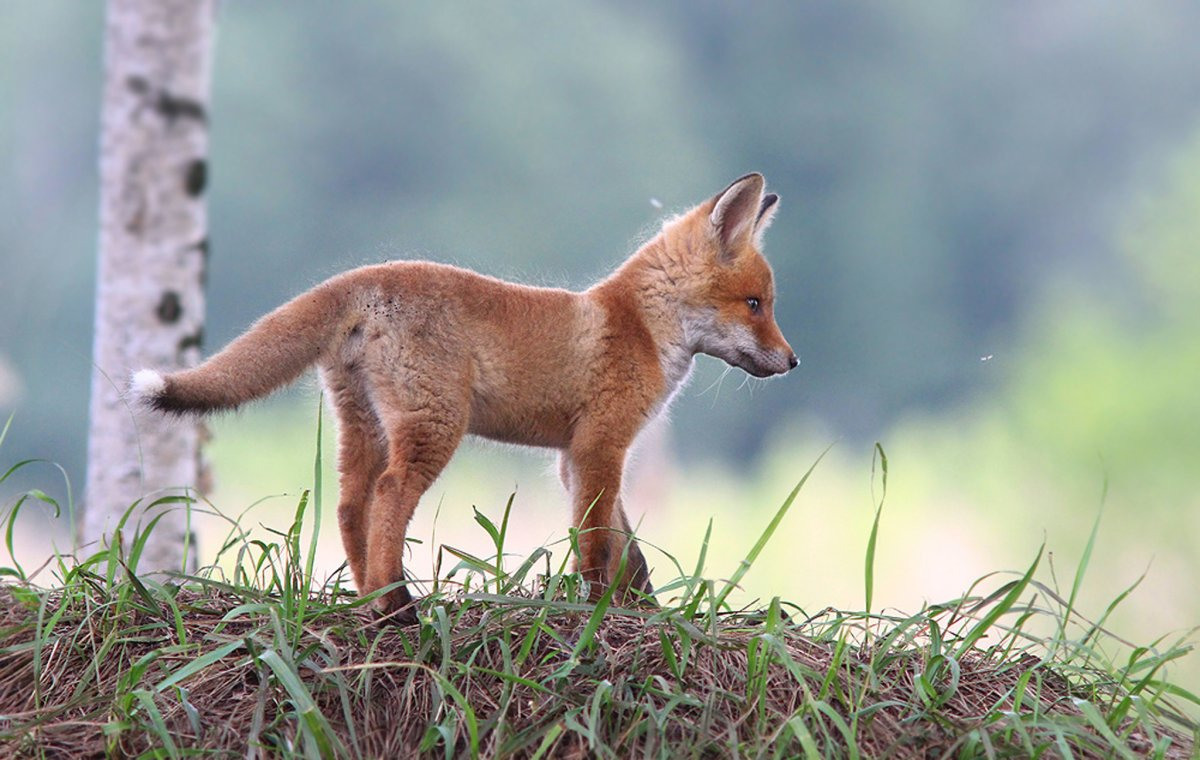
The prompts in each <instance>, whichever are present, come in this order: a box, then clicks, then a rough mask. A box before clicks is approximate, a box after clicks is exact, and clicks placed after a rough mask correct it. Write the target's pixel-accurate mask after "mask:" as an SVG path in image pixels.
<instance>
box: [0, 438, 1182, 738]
mask: <svg viewBox="0 0 1200 760" xmlns="http://www.w3.org/2000/svg"><path fill="white" fill-rule="evenodd" d="M2 439H3V433H2V432H0V441H2ZM878 453H879V465H880V474H881V475H882V483H881V485H882V486H883V487H884V489H886V475H887V460H886V458H885V457H884V456H883V452H882V450H879V452H878ZM23 464H24V463H22V464H18V465H16V466H14V467H13V468H11V469H10V470H8V472H7V473H6V474H4V475H0V483H2V482H3V481H4V479H6V478H7V477H8V475H9V474H11V473H12V472H13V471H15V470H17V469H19V468H20V467H21V466H22V465H23ZM814 467H815V465H814ZM319 471H320V470H319V455H318V467H317V472H318V473H319ZM809 472H810V473H811V472H812V470H811V469H810V471H809ZM807 477H808V475H807V474H806V475H805V477H804V479H802V480H801V481H800V483H799V484H798V485H797V486H796V488H795V489H794V490H793V491H792V493H791V494H790V495H789V497H788V498H787V499H786V500H785V501H784V503H783V504H782V506H781V507H780V508H779V510H778V511H777V512H776V514H775V517H774V518H773V519H772V521H771V522H770V524H769V525H768V526H767V527H766V529H765V530H764V531H763V534H762V536H761V537H760V539H759V540H758V542H757V543H756V544H755V545H754V546H753V547H752V548H751V549H750V551H749V552H748V553H747V555H746V559H745V560H744V561H743V562H742V563H741V565H739V567H738V568H737V569H736V571H735V572H734V573H733V574H732V577H730V578H729V579H728V580H721V581H716V580H710V579H708V578H706V577H705V568H704V563H705V559H704V558H705V557H706V554H707V546H708V537H707V536H706V538H705V540H704V543H703V544H702V546H701V551H700V556H699V559H698V561H697V564H696V567H695V568H694V569H693V570H690V571H688V570H685V569H684V568H682V567H681V566H680V565H679V564H678V563H677V562H676V561H675V560H674V558H672V557H670V556H669V555H668V556H667V557H666V558H667V560H668V561H669V563H672V564H674V566H675V569H676V570H677V572H678V575H677V577H676V579H675V580H673V581H670V582H668V583H667V584H666V585H665V586H663V587H662V588H660V589H659V591H658V600H659V601H660V602H661V603H662V604H663V605H664V606H661V607H657V606H656V607H647V608H642V609H630V610H625V609H617V608H614V607H611V606H610V599H609V598H608V597H607V596H605V597H604V598H602V599H601V600H600V602H599V603H598V604H591V603H588V602H587V601H586V599H587V594H586V588H584V587H583V584H582V582H581V580H580V579H579V577H578V576H576V575H573V574H570V573H566V572H565V566H566V560H565V558H564V559H561V560H560V562H559V564H558V566H557V570H556V569H555V567H554V566H552V564H551V559H552V554H551V552H550V550H549V549H546V548H543V549H538V550H537V551H535V552H534V553H533V554H532V555H531V556H529V557H528V558H526V559H525V560H524V561H522V562H520V564H519V565H518V566H517V567H516V568H515V569H512V570H510V569H509V567H510V566H511V565H510V562H506V561H501V558H505V552H504V539H505V533H506V528H507V522H508V515H507V512H506V513H505V515H504V516H503V519H502V520H501V521H500V524H499V525H498V526H497V525H496V524H495V523H493V522H492V521H491V520H490V519H488V518H487V517H486V516H484V515H482V514H478V513H477V515H476V519H477V521H478V522H479V525H480V527H481V528H482V529H483V530H485V531H486V532H487V534H488V535H489V536H490V537H491V539H492V541H493V542H494V544H495V555H494V556H492V557H490V558H479V557H474V556H471V555H469V554H466V553H464V552H461V551H457V550H454V549H450V548H448V547H447V548H446V551H445V554H444V555H442V556H443V557H445V556H446V555H449V556H451V557H454V558H457V560H458V564H457V565H456V566H455V567H454V568H452V569H450V570H449V571H448V572H447V573H446V574H445V575H444V576H443V577H441V578H440V579H439V580H437V581H436V582H435V583H434V584H433V587H432V588H431V589H430V590H429V591H430V593H429V595H428V596H427V598H426V599H425V600H424V601H423V603H422V606H421V623H420V625H418V626H412V627H395V626H391V625H381V624H379V623H378V622H377V621H375V620H374V619H373V618H372V617H371V616H370V614H369V613H367V612H366V609H367V605H368V603H369V602H370V599H369V598H366V599H359V598H358V597H356V596H355V595H353V594H351V593H348V592H346V591H345V590H344V589H343V588H342V586H341V582H340V576H337V577H334V578H331V579H328V580H326V581H325V582H320V581H318V580H317V579H315V578H314V576H313V557H314V554H315V545H316V540H317V536H316V531H315V530H314V531H312V532H311V537H310V543H309V545H308V548H307V550H305V549H302V547H301V532H302V531H301V529H302V527H303V526H304V524H305V522H306V517H308V516H311V517H312V518H313V520H312V522H313V525H320V503H319V501H314V502H313V503H312V504H311V505H310V504H309V502H308V499H307V497H305V498H303V499H302V500H301V502H300V504H299V505H298V507H297V510H296V515H295V519H294V521H293V524H292V525H291V527H290V529H289V530H287V531H286V532H285V533H279V534H277V535H278V537H279V541H278V542H275V543H269V542H265V541H261V540H250V539H249V538H247V536H246V535H245V533H244V531H243V530H242V529H241V526H240V525H239V524H238V521H237V520H231V521H230V523H231V528H230V533H229V538H228V540H227V541H226V543H225V546H224V549H223V551H222V552H221V553H222V555H224V556H225V558H226V560H228V561H227V562H226V563H225V564H226V565H230V564H232V567H233V569H232V570H231V571H230V572H229V577H227V576H226V574H225V573H224V572H222V570H220V569H219V568H218V567H217V566H213V567H209V568H206V569H205V570H204V571H202V572H201V573H199V574H198V575H196V576H191V577H183V576H178V577H165V578H164V577H163V576H158V577H150V576H139V575H138V574H137V573H136V572H135V569H136V567H137V562H138V558H139V556H140V554H141V551H142V548H143V547H144V543H145V541H146V539H147V537H148V536H149V535H150V532H151V531H152V529H153V524H154V519H153V514H154V512H155V511H161V508H164V507H165V508H180V505H179V503H178V500H165V501H163V502H159V503H156V504H152V505H150V506H149V507H148V508H147V510H148V512H141V511H137V510H135V509H134V507H131V508H130V511H129V512H128V513H127V514H126V516H125V519H124V520H122V521H121V523H120V525H119V526H118V529H117V531H118V539H120V537H121V536H123V535H124V534H125V524H126V520H129V519H130V517H131V516H132V515H133V514H134V513H135V511H137V513H138V514H139V515H143V516H144V518H145V519H148V520H149V521H148V523H147V527H146V529H145V530H142V529H134V530H132V531H129V533H130V534H131V535H130V536H129V540H128V541H122V540H117V541H115V542H114V543H113V544H112V545H111V546H109V547H106V548H105V549H103V550H102V551H100V552H98V553H97V554H95V555H93V556H91V557H87V558H84V559H82V560H80V561H75V560H74V559H71V558H60V559H59V561H58V562H57V563H56V565H55V566H54V567H52V568H50V569H51V570H52V572H53V573H54V574H55V575H56V576H57V582H56V583H55V584H54V587H53V588H49V589H46V588H39V587H37V586H35V585H34V584H33V583H32V582H31V580H30V578H29V576H28V575H27V574H26V572H25V570H24V569H23V568H22V567H21V566H20V565H19V564H18V563H16V562H15V561H13V562H12V565H13V566H12V567H0V576H5V577H8V578H9V579H10V581H9V582H8V583H7V584H6V585H3V586H0V601H2V602H3V604H2V605H0V755H2V756H5V757H53V758H57V757H72V758H74V757H102V756H108V757H127V756H147V757H183V756H194V755H204V756H206V757H245V758H253V757H314V758H343V757H344V758H358V757H373V758H374V757H412V756H429V757H434V756H443V757H468V756H469V757H489V758H492V757H521V758H524V757H529V758H543V757H601V758H625V757H661V758H679V757H685V758H686V757H788V758H791V757H805V758H820V757H846V758H875V757H881V758H882V757H888V758H910V757H911V758H929V757H933V758H936V757H947V758H951V757H953V758H993V757H1020V758H1033V757H1075V758H1108V757H1120V758H1132V757H1138V756H1147V757H1157V758H1188V757H1193V756H1195V751H1196V750H1195V739H1196V733H1197V727H1196V725H1195V723H1193V722H1192V721H1191V719H1190V718H1189V717H1188V716H1187V715H1186V713H1185V712H1184V709H1183V708H1181V706H1180V705H1188V706H1190V707H1191V708H1192V709H1194V708H1195V707H1197V706H1200V698H1198V697H1197V696H1196V695H1194V694H1192V693H1191V692H1189V691H1187V690H1186V689H1184V688H1182V687H1180V686H1178V685H1176V684H1172V683H1170V682H1169V680H1168V679H1167V678H1166V673H1167V671H1168V669H1169V668H1170V666H1171V664H1172V663H1173V661H1174V660H1176V659H1178V658H1179V657H1182V656H1184V655H1186V654H1187V653H1188V652H1189V651H1190V650H1191V648H1192V644H1191V643H1190V642H1189V641H1188V639H1187V637H1183V638H1181V639H1180V640H1179V641H1177V642H1175V643H1172V644H1167V645H1163V644H1162V642H1157V643H1156V645H1154V646H1146V647H1135V646H1132V645H1128V644H1125V643H1124V642H1122V641H1121V640H1120V639H1117V638H1116V637H1114V636H1112V635H1111V634H1109V633H1108V632H1106V631H1105V629H1104V621H1105V620H1106V619H1107V616H1108V614H1109V613H1111V612H1112V609H1113V608H1115V607H1116V606H1117V605H1118V604H1119V603H1120V601H1121V600H1122V599H1123V598H1125V596H1126V595H1127V594H1128V591H1126V592H1125V593H1123V594H1121V595H1120V596H1118V597H1117V599H1116V600H1115V601H1114V602H1113V603H1112V604H1111V605H1110V606H1109V609H1108V610H1107V611H1106V612H1105V615H1104V616H1102V617H1101V618H1100V620H1099V621H1098V622H1092V621H1089V620H1087V619H1085V618H1084V617H1083V616H1081V615H1080V614H1079V612H1078V611H1077V610H1076V609H1075V605H1074V600H1075V599H1076V596H1077V593H1078V590H1079V587H1080V585H1081V583H1082V580H1083V576H1084V574H1085V571H1086V568H1087V564H1088V562H1089V559H1090V555H1091V551H1092V547H1093V545H1094V537H1095V531H1094V530H1093V536H1092V539H1093V540H1089V542H1088V545H1087V548H1086V550H1085V552H1084V555H1083V557H1082V558H1081V560H1080V563H1079V566H1078V567H1077V570H1076V573H1075V579H1074V583H1073V585H1072V587H1071V588H1070V589H1069V591H1068V592H1066V593H1065V594H1063V593H1060V592H1059V590H1058V589H1057V588H1056V587H1051V586H1047V585H1045V584H1043V583H1041V582H1040V581H1038V580H1037V571H1038V568H1039V563H1040V561H1041V557H1042V553H1041V552H1039V553H1038V556H1037V558H1036V559H1035V560H1034V561H1033V563H1032V564H1031V565H1030V567H1029V568H1028V569H1027V570H1026V571H1025V572H1024V573H1014V574H1011V580H1007V581H1004V582H1003V583H999V581H998V580H996V578H997V576H995V575H993V576H991V577H990V578H989V579H988V580H987V581H986V582H987V583H999V586H998V588H995V589H994V590H992V591H991V592H990V593H986V594H979V593H976V587H979V586H981V585H983V583H984V582H983V581H981V582H980V583H977V584H976V586H975V587H973V588H972V589H971V590H970V591H968V593H967V594H966V595H964V596H963V597H962V598H960V599H955V600H952V601H950V602H947V603H945V604H941V605H934V606H931V607H927V608H925V609H922V610H920V611H918V612H917V613H915V614H912V615H909V616H903V615H900V616H897V615H883V614H879V613H873V612H872V610H871V602H872V587H873V577H874V549H875V540H876V537H877V530H876V529H875V528H873V529H872V532H871V535H870V538H869V541H868V546H867V552H866V564H865V578H864V581H865V583H864V586H865V592H866V594H865V598H866V607H867V610H866V611H864V612H852V613H847V612H837V611H834V610H825V611H822V612H819V613H817V614H815V615H809V614H807V613H805V612H804V611H803V610H801V609H800V608H798V607H796V606H794V605H789V604H786V603H783V602H781V601H780V600H779V599H778V598H776V599H773V600H771V601H770V602H769V603H767V604H766V605H765V607H764V608H763V609H756V610H740V611H737V610H732V609H730V606H729V604H728V597H729V594H730V591H731V590H732V589H733V588H734V587H736V585H737V584H738V582H739V581H740V579H741V577H742V576H743V575H744V574H745V572H746V571H747V570H748V569H749V568H750V567H751V566H752V565H753V563H754V560H755V559H756V558H757V556H758V554H759V552H761V550H762V548H763V547H764V546H765V545H766V543H767V542H768V541H769V540H770V538H771V535H772V534H773V532H774V531H775V529H776V527H777V526H778V525H779V523H780V520H781V519H782V517H783V515H784V514H785V513H786V512H787V510H788V508H789V507H790V505H791V504H792V502H793V500H794V499H795V498H796V495H797V494H798V493H799V491H800V489H801V487H802V486H803V485H804V482H805V480H806V479H807ZM318 486H319V483H318ZM316 492H317V493H319V492H320V491H319V487H318V489H317V490H316ZM31 500H32V501H34V502H43V503H46V504H49V505H50V506H51V507H52V508H56V507H57V505H56V504H54V502H53V500H51V499H50V498H49V497H47V496H46V495H45V494H44V493H42V492H41V491H30V492H28V493H26V494H25V495H23V496H22V497H20V498H19V499H18V500H17V501H16V502H15V503H14V505H13V506H12V507H11V509H10V511H9V517H8V527H9V530H8V531H7V543H8V549H9V555H10V557H11V556H12V548H13V547H12V535H13V534H12V530H11V528H12V524H13V521H14V520H15V519H16V515H17V513H18V512H19V511H20V509H21V507H22V505H23V504H25V503H27V502H30V501H31ZM882 501H883V497H882V494H881V497H880V506H881V507H882ZM135 506H136V505H135ZM186 506H187V507H188V508H195V505H190V504H189V505H186ZM510 506H511V502H510ZM877 514H878V513H877ZM877 525H878V518H877V522H876V526H875V527H876V528H877ZM577 538H578V537H577V535H572V536H570V537H569V538H568V540H567V541H566V542H564V543H565V544H566V545H567V546H568V548H569V547H571V546H574V545H575V544H576V543H577ZM561 554H564V555H568V556H569V554H570V552H569V551H565V552H561ZM506 559H510V558H506ZM439 566H440V563H439ZM451 578H454V579H455V580H454V581H453V584H452V583H451V581H450V580H449V579H451ZM382 591H387V589H383V590H382ZM1034 622H1037V623H1039V625H1037V626H1035V625H1032V623H1034ZM1047 622H1048V623H1049V624H1050V625H1049V627H1047V625H1046V623H1047ZM1033 628H1040V629H1041V630H1047V629H1048V628H1049V629H1050V630H1053V631H1054V633H1053V634H1052V635H1050V636H1048V637H1047V636H1042V635H1036V634H1035V633H1033V632H1031V629H1033Z"/></svg>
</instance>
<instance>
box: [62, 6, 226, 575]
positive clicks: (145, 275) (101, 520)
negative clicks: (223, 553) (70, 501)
mask: <svg viewBox="0 0 1200 760" xmlns="http://www.w3.org/2000/svg"><path fill="white" fill-rule="evenodd" d="M214 16H215V0H109V3H108V11H107V19H106V29H105V72H104V100H103V105H102V111H101V140H100V251H99V267H98V272H97V288H96V324H95V343H94V347H93V368H92V390H91V393H92V398H91V410H90V430H89V434H88V465H87V485H86V490H85V494H84V498H85V501H84V508H85V511H84V522H83V525H82V530H81V536H80V537H81V539H82V540H83V541H85V542H94V541H97V540H101V539H104V538H109V539H111V538H112V532H113V530H114V528H115V526H116V523H117V520H118V519H119V518H120V516H121V515H122V514H123V513H124V512H125V511H126V510H127V509H128V508H129V507H130V505H132V504H133V503H134V502H135V501H137V500H138V499H142V504H141V507H142V508H144V507H145V506H148V505H149V504H150V503H152V502H153V501H154V500H155V499H157V498H160V497H162V496H167V495H172V494H179V493H181V489H183V488H192V487H195V486H197V485H203V484H198V482H197V481H198V480H200V479H201V478H202V475H203V473H202V469H203V468H202V465H201V462H200V443H201V439H202V438H203V437H204V435H205V431H204V428H203V427H202V426H201V425H200V424H199V423H197V422H195V421H193V420H188V419H170V418H166V417H163V416H161V415H153V414H146V413H140V412H139V411H138V410H136V409H131V408H130V407H129V406H128V404H127V403H126V402H125V398H124V396H125V389H126V385H127V383H128V380H129V374H130V372H131V371H133V370H137V369H140V368H142V367H153V368H155V369H160V370H167V371H170V370H172V369H176V368H181V367H187V366H191V365H194V364H195V363H196V362H197V360H198V359H199V353H200V341H201V337H202V335H203V325H204V291H203V286H204V274H205V266H206V258H207V255H208V237H207V219H206V213H205V204H204V190H205V184H206V179H207V173H208V172H207V166H208V165H207V161H206V159H207V154H208V120H207V114H208V100H209V82H210V71H211V57H212V38H213V29H214V24H215V17H214ZM143 497H144V498H143ZM164 508H165V509H168V510H169V514H168V515H167V516H166V517H164V518H163V519H162V520H161V521H160V522H159V524H158V525H157V527H156V528H155V530H154V532H153V533H152V534H151V538H150V541H149V543H148V545H147V547H146V550H145V552H144V553H143V555H142V560H141V562H140V563H139V568H140V569H142V570H178V569H181V568H182V567H183V558H184V556H185V548H186V547H189V545H190V543H191V536H190V535H188V531H187V516H186V513H185V510H184V509H183V508H182V507H180V506H174V507H165V506H163V507H159V508H158V509H156V510H155V513H157V512H158V511H159V509H164ZM148 519H149V516H148V515H142V514H140V508H139V514H137V515H135V517H134V518H131V519H130V521H129V523H128V527H127V528H126V530H125V537H126V538H125V540H126V541H128V539H129V537H130V536H131V535H132V527H133V526H134V525H135V524H136V523H137V522H138V521H139V520H140V521H141V522H142V523H143V524H145V523H146V522H147V521H148ZM187 555H188V556H189V558H190V559H189V562H188V564H189V565H192V566H193V567H194V562H195V560H194V555H195V551H194V549H187Z"/></svg>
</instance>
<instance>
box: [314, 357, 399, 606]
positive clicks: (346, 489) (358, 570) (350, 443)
mask: <svg viewBox="0 0 1200 760" xmlns="http://www.w3.org/2000/svg"><path fill="white" fill-rule="evenodd" d="M323 379H324V383H325V387H326V389H327V390H328V391H329V394H330V396H331V398H332V400H333V404H334V409H335V411H336V414H337V419H338V474H339V482H338V510H337V513H338V528H339V529H340V530H341V534H342V546H343V547H344V549H345V551H346V560H347V562H348V563H349V565H350V573H351V575H353V576H354V585H355V588H357V589H358V590H359V593H362V592H363V587H364V584H365V583H366V578H367V570H366V566H367V524H368V518H369V515H370V511H371V500H372V498H373V496H374V493H375V483H376V481H377V480H378V479H379V476H380V474H382V473H383V470H384V467H385V466H386V465H387V442H386V439H385V437H384V433H383V428H382V427H381V426H380V423H379V418H378V417H377V416H376V414H375V409H374V406H373V405H372V404H371V400H370V398H369V397H368V396H367V394H366V392H365V390H364V389H363V388H362V386H361V384H360V381H359V379H358V378H356V377H354V376H353V375H351V374H350V373H348V372H344V371H327V372H324V373H323Z"/></svg>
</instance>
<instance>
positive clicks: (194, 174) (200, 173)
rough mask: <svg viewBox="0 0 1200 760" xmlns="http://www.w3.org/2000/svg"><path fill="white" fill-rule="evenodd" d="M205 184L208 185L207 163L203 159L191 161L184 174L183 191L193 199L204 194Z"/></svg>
mask: <svg viewBox="0 0 1200 760" xmlns="http://www.w3.org/2000/svg"><path fill="white" fill-rule="evenodd" d="M206 184H208V162H207V161H205V160H204V159H203V158H196V159H193V160H192V161H191V162H190V163H189V164H188V167H187V170H186V171H185V172H184V175H183V189H184V190H185V191H187V194H188V195H190V196H192V197H193V198H195V197H196V196H197V195H199V194H200V193H202V192H204V186H205V185H206Z"/></svg>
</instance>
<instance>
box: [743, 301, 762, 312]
mask: <svg viewBox="0 0 1200 760" xmlns="http://www.w3.org/2000/svg"><path fill="white" fill-rule="evenodd" d="M746 305H747V306H749V307H750V313H752V314H757V313H758V308H759V303H758V299H757V298H747V299H746Z"/></svg>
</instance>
